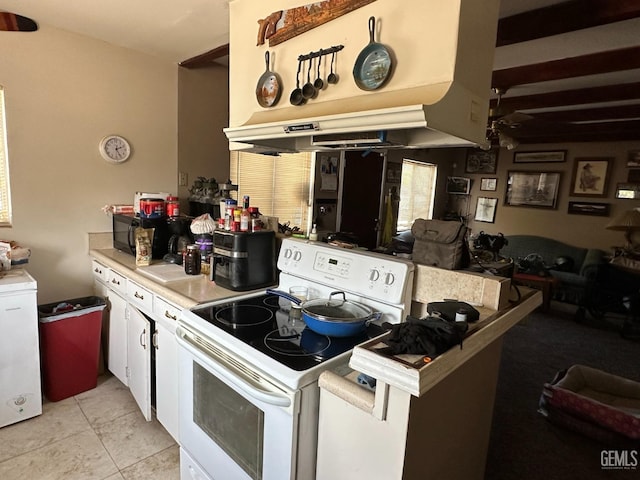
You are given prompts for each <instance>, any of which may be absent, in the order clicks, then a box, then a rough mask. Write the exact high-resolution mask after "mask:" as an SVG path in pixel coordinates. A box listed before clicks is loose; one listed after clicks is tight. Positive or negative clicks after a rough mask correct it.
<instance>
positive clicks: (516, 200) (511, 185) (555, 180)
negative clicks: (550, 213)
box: [505, 171, 561, 208]
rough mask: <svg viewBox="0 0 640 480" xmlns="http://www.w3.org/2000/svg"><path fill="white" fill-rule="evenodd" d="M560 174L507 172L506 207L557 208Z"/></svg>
mask: <svg viewBox="0 0 640 480" xmlns="http://www.w3.org/2000/svg"><path fill="white" fill-rule="evenodd" d="M560 176H561V173H560V172H522V171H517V172H514V171H510V172H507V193H506V195H505V205H511V206H518V207H536V208H556V207H557V205H558V190H559V187H560Z"/></svg>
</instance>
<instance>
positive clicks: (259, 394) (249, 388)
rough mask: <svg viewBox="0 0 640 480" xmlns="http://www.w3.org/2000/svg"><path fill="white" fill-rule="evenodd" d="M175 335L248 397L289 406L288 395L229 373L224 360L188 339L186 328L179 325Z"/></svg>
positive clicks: (220, 375) (278, 405) (199, 358)
mask: <svg viewBox="0 0 640 480" xmlns="http://www.w3.org/2000/svg"><path fill="white" fill-rule="evenodd" d="M176 337H177V340H178V343H179V344H181V345H182V346H183V347H184V348H186V349H187V350H188V351H189V353H191V354H192V355H194V356H195V357H196V358H198V360H200V361H201V362H204V363H205V364H206V365H207V367H209V368H210V369H211V370H213V371H214V372H215V374H216V375H218V376H219V377H221V378H222V379H223V380H225V381H227V382H228V383H231V384H232V385H234V386H235V387H237V388H238V389H240V390H242V391H243V392H244V393H246V394H247V395H249V396H250V397H253V398H255V399H256V400H260V401H262V402H265V403H267V404H269V405H275V406H277V407H289V406H291V399H290V398H289V397H287V396H284V395H278V394H277V393H272V392H269V391H266V390H260V389H259V388H256V387H255V386H254V385H251V384H250V383H249V382H248V381H246V380H244V378H243V376H242V374H240V373H236V374H235V375H234V374H232V373H229V372H228V371H227V369H226V368H225V367H224V365H223V364H224V363H226V362H225V361H224V360H223V359H222V358H220V357H219V356H218V355H217V354H216V353H215V352H214V351H212V350H209V349H207V350H206V352H205V351H204V349H205V348H206V347H204V346H203V345H195V344H194V343H193V342H192V341H190V339H189V334H188V333H187V332H186V330H184V329H183V328H181V327H180V326H178V327H177V328H176Z"/></svg>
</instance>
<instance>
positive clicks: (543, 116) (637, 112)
mask: <svg viewBox="0 0 640 480" xmlns="http://www.w3.org/2000/svg"><path fill="white" fill-rule="evenodd" d="M534 115H535V118H536V119H537V120H551V121H554V122H591V121H597V120H612V119H623V120H624V119H640V104H638V105H620V106H616V107H601V108H580V109H577V110H562V111H558V112H541V113H536V114H534Z"/></svg>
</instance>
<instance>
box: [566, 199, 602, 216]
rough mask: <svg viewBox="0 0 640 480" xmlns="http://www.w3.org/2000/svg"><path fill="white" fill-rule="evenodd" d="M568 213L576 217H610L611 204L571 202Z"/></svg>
mask: <svg viewBox="0 0 640 480" xmlns="http://www.w3.org/2000/svg"><path fill="white" fill-rule="evenodd" d="M567 213H571V214H574V215H594V216H598V217H608V216H609V204H608V203H595V202H569V207H568V208H567Z"/></svg>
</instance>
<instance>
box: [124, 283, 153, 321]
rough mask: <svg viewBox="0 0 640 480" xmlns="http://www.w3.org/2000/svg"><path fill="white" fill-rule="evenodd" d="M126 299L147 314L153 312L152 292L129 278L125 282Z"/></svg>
mask: <svg viewBox="0 0 640 480" xmlns="http://www.w3.org/2000/svg"><path fill="white" fill-rule="evenodd" d="M127 300H128V301H129V302H131V303H132V304H134V305H136V306H138V307H140V309H141V310H142V311H143V312H145V313H147V314H151V313H152V312H153V293H151V291H150V290H147V289H146V288H144V287H141V286H140V285H138V284H137V283H134V282H132V281H131V280H129V281H128V282H127Z"/></svg>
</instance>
